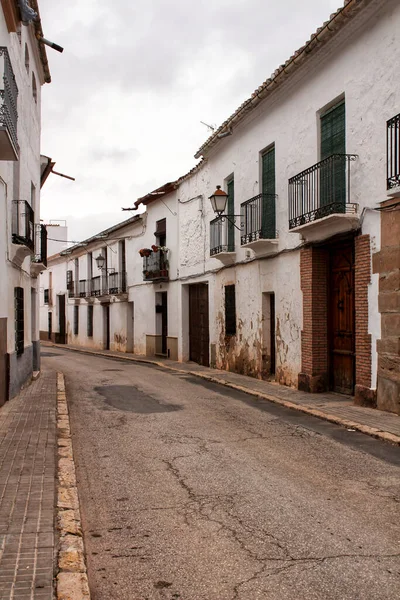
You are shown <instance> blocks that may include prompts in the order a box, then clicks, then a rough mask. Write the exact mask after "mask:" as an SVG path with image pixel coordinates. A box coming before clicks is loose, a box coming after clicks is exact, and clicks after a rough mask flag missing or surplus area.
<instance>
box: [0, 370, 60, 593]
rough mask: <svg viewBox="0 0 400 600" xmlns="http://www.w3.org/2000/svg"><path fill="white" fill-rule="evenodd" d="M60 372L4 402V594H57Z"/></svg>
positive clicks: (0, 588)
mask: <svg viewBox="0 0 400 600" xmlns="http://www.w3.org/2000/svg"><path fill="white" fill-rule="evenodd" d="M55 473H56V373H55V372H49V371H44V372H42V374H41V376H40V377H39V378H38V379H37V380H36V381H33V382H32V383H31V385H29V386H28V387H26V388H25V389H24V390H22V391H21V393H20V394H19V395H18V396H17V397H16V398H13V399H12V400H10V401H9V402H7V403H6V404H5V405H4V406H3V407H2V408H0V599H1V600H11V599H13V600H14V599H15V600H27V599H28V598H29V599H30V600H42V599H43V600H44V599H46V600H51V599H52V598H53V597H54V596H53V577H54V568H55V559H54V547H55V546H54V506H55Z"/></svg>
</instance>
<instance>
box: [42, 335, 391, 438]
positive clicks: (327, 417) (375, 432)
mask: <svg viewBox="0 0 400 600" xmlns="http://www.w3.org/2000/svg"><path fill="white" fill-rule="evenodd" d="M46 345H49V346H50V345H51V346H54V347H56V348H61V349H63V350H72V351H73V352H80V353H82V354H89V355H91V356H101V357H102V358H109V359H112V360H124V361H130V362H135V363H139V364H140V363H144V364H149V365H155V366H157V367H162V368H163V369H166V370H167V371H174V372H175V373H182V374H186V375H192V376H193V377H198V378H200V379H205V380H207V381H210V382H212V383H217V384H219V385H224V386H226V387H229V388H232V389H234V390H237V391H239V392H243V393H245V394H248V395H250V396H253V397H255V398H259V399H261V400H267V401H268V402H273V403H274V404H279V405H280V406H284V407H285V408H290V409H293V410H297V411H298V412H302V413H305V414H307V415H311V416H313V417H316V418H317V419H322V420H324V421H329V422H331V423H335V424H336V425H340V426H342V427H346V428H347V429H355V430H356V431H359V432H361V433H364V434H366V435H369V436H371V437H374V438H376V439H379V440H382V441H385V442H389V443H391V444H395V445H397V446H400V436H398V435H395V434H394V433H389V432H388V431H381V430H380V429H377V428H376V427H370V426H369V425H362V424H361V423H357V422H355V421H349V420H347V419H343V418H342V417H338V416H336V415H333V414H330V413H325V412H323V411H321V410H318V409H315V408H311V407H309V406H304V405H301V404H296V403H294V402H290V401H289V400H282V399H281V398H278V397H277V396H272V395H270V394H264V393H263V392H257V391H255V390H252V389H250V388H247V387H245V386H241V385H237V384H236V383H231V382H230V381H225V380H223V379H219V378H218V377H212V376H211V375H207V374H206V373H201V372H199V371H185V370H182V369H177V368H176V367H171V366H169V365H166V364H165V363H162V362H158V361H156V360H150V359H147V358H136V357H132V356H119V355H117V356H116V355H114V354H106V353H105V352H101V351H93V350H87V349H84V348H82V349H81V348H71V347H68V346H63V345H58V344H46Z"/></svg>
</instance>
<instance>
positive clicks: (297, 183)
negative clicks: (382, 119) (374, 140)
mask: <svg viewBox="0 0 400 600" xmlns="http://www.w3.org/2000/svg"><path fill="white" fill-rule="evenodd" d="M356 158H358V157H357V155H356V154H332V155H331V156H328V158H325V159H324V160H321V161H320V162H318V163H317V164H315V165H313V166H312V167H309V168H308V169H305V170H304V171H302V172H301V173H299V174H298V175H295V176H294V177H291V178H290V179H289V229H293V228H294V227H298V226H300V225H304V224H306V223H311V222H312V221H316V220H317V219H322V218H323V217H327V216H328V215H332V214H337V213H347V212H349V209H350V211H351V210H353V212H354V207H352V206H351V203H350V164H351V162H353V161H355V160H356Z"/></svg>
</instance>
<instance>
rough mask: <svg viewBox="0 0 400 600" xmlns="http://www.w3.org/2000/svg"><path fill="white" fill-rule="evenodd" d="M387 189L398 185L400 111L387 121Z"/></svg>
mask: <svg viewBox="0 0 400 600" xmlns="http://www.w3.org/2000/svg"><path fill="white" fill-rule="evenodd" d="M386 131H387V135H386V140H387V189H388V190H391V189H392V188H394V187H398V186H399V185H400V113H399V114H398V115H396V116H395V117H392V118H391V119H389V121H388V122H387V130H386Z"/></svg>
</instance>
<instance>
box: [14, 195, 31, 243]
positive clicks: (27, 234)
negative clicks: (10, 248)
mask: <svg viewBox="0 0 400 600" xmlns="http://www.w3.org/2000/svg"><path fill="white" fill-rule="evenodd" d="M34 216H35V215H34V212H33V209H32V207H31V205H30V204H29V203H28V202H27V201H26V200H13V201H12V241H13V244H20V245H23V246H27V247H28V248H29V249H30V250H32V252H33V250H34V248H35V234H34V232H35V228H34Z"/></svg>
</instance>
